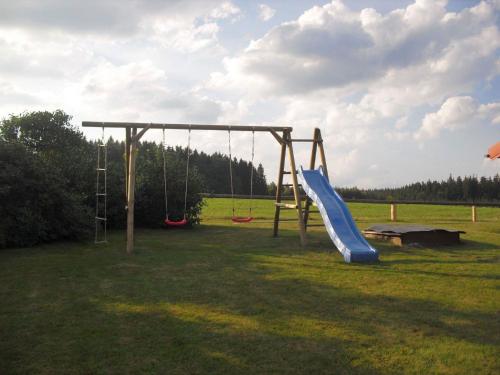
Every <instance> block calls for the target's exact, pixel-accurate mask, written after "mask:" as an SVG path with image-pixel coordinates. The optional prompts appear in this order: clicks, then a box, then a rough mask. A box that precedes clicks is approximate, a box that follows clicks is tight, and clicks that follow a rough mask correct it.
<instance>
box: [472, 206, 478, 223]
mask: <svg viewBox="0 0 500 375" xmlns="http://www.w3.org/2000/svg"><path fill="white" fill-rule="evenodd" d="M476 221H477V210H476V206H474V205H472V222H473V223H475V222H476Z"/></svg>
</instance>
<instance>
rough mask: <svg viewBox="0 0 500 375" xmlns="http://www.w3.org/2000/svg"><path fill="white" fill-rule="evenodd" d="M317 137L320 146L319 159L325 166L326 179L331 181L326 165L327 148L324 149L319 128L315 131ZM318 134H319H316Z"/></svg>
mask: <svg viewBox="0 0 500 375" xmlns="http://www.w3.org/2000/svg"><path fill="white" fill-rule="evenodd" d="M314 132H315V136H316V137H317V139H318V146H319V157H320V159H321V165H322V166H323V171H324V172H325V176H326V179H327V180H329V178H328V166H327V165H326V157H325V148H324V147H323V138H322V137H321V130H319V129H318V128H316V129H314ZM316 132H317V134H316Z"/></svg>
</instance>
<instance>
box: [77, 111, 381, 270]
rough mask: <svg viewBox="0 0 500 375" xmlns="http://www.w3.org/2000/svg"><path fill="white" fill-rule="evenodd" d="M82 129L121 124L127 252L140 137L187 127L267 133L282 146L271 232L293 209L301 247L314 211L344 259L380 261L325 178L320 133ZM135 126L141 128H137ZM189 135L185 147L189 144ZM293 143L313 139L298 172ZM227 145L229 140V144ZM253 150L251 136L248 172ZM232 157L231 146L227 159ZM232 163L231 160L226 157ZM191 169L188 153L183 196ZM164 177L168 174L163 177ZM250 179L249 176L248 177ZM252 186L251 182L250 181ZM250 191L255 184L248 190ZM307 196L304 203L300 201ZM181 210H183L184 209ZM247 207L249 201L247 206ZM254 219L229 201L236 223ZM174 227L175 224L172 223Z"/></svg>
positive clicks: (163, 126) (88, 124)
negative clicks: (287, 197) (286, 192)
mask: <svg viewBox="0 0 500 375" xmlns="http://www.w3.org/2000/svg"><path fill="white" fill-rule="evenodd" d="M82 126H84V127H102V128H103V129H104V128H122V129H125V162H126V182H127V186H126V196H127V253H129V254H130V253H132V252H133V248H134V204H135V168H136V163H135V161H136V150H137V147H138V145H139V140H140V139H141V137H142V136H143V135H144V134H145V133H146V132H147V131H148V130H149V129H163V130H165V129H185V130H189V134H190V133H191V131H194V130H198V131H207V130H211V131H228V132H229V137H230V136H231V132H232V131H244V132H252V133H253V134H254V133H255V132H268V133H271V134H272V136H273V137H274V138H275V139H276V141H277V142H278V143H279V144H280V146H281V148H280V162H279V171H278V182H277V189H276V202H275V212H274V225H273V235H274V236H277V235H278V230H279V223H280V213H281V210H283V209H293V210H295V211H296V213H297V223H298V229H299V235H300V242H301V245H302V246H305V245H306V230H307V227H310V226H316V225H317V224H309V223H308V221H309V216H310V214H311V213H314V212H318V213H320V214H321V216H322V218H323V220H324V221H325V225H326V228H327V230H328V233H329V234H330V237H331V238H332V240H333V241H334V243H335V245H336V246H337V247H338V248H339V250H340V251H341V252H342V254H343V255H344V259H345V260H346V262H355V261H359V262H366V261H370V262H371V261H374V260H377V259H378V253H377V251H376V250H375V249H373V248H372V247H370V245H369V244H368V243H367V242H366V241H364V239H363V238H362V237H361V234H360V233H359V231H358V230H357V228H356V226H355V224H354V221H353V220H352V217H351V216H350V214H349V211H348V209H347V206H345V204H344V203H343V201H342V199H341V198H340V196H339V195H338V194H337V193H336V192H335V190H334V189H333V188H332V187H331V186H330V184H329V182H328V169H327V165H326V158H325V151H324V147H323V139H322V137H321V131H320V130H319V129H318V128H316V129H314V136H313V138H312V139H300V138H299V139H297V138H296V139H294V138H292V136H291V133H292V130H293V129H292V128H291V127H286V126H245V125H189V124H162V123H157V124H153V123H129V122H89V121H84V122H83V123H82ZM138 129H141V130H140V131H138ZM189 140H190V138H189V136H188V148H189ZM295 142H309V143H312V151H311V158H310V164H309V170H304V169H303V168H301V169H300V172H299V171H298V170H297V167H296V164H295V156H294V151H293V144H294V143H295ZM229 147H231V143H230V142H229ZM318 152H319V157H320V162H321V168H320V169H319V170H315V164H316V158H317V153H318ZM253 154H254V139H253V137H252V170H253ZM287 154H288V162H289V166H290V169H289V170H285V161H286V156H287ZM231 158H232V155H231V150H230V160H231ZM230 163H231V161H230ZM230 171H231V179H232V165H231V164H230ZM188 172H189V152H188V160H187V162H186V190H185V197H186V196H187V194H186V192H187V174H188ZM299 173H300V179H301V182H302V183H303V185H304V190H305V191H306V193H307V195H308V197H302V193H301V190H300V188H299V186H300V185H299V182H298V179H299ZM285 175H290V176H291V178H292V182H291V183H290V184H284V183H283V178H284V176H285ZM165 179H166V177H165ZM251 180H253V176H251ZM252 184H253V181H252ZM287 186H288V187H292V190H293V197H294V201H295V202H294V203H285V202H282V190H283V188H284V187H287ZM231 193H232V197H234V186H233V184H232V182H231ZM252 194H253V188H252ZM304 200H305V206H304V207H303V206H302V202H303V201H304ZM313 204H316V205H317V206H318V208H319V211H318V210H316V211H314V210H312V209H311V206H312V205H313ZM165 208H166V214H167V215H168V206H167V204H166V207H165ZM186 208H187V207H185V210H184V212H185V211H186ZM250 209H251V205H250ZM251 220H252V215H251V211H249V216H248V217H242V218H240V217H238V216H236V215H235V211H234V200H233V221H235V222H242V221H243V222H249V221H251ZM174 225H175V224H174Z"/></svg>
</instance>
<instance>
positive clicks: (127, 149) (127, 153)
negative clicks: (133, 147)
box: [125, 128, 131, 208]
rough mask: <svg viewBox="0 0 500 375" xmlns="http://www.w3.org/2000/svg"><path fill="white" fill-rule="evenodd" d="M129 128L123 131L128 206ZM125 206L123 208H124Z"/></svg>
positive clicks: (126, 200)
mask: <svg viewBox="0 0 500 375" xmlns="http://www.w3.org/2000/svg"><path fill="white" fill-rule="evenodd" d="M130 130H131V129H130V128H126V129H125V202H126V205H128V177H129V166H130V138H131V135H130ZM126 207H127V206H125V208H126Z"/></svg>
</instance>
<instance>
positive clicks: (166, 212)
mask: <svg viewBox="0 0 500 375" xmlns="http://www.w3.org/2000/svg"><path fill="white" fill-rule="evenodd" d="M161 148H162V154H163V188H164V193H165V220H168V192H167V158H166V155H165V154H166V151H165V129H163V140H162V143H161Z"/></svg>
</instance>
